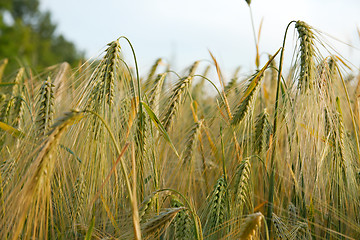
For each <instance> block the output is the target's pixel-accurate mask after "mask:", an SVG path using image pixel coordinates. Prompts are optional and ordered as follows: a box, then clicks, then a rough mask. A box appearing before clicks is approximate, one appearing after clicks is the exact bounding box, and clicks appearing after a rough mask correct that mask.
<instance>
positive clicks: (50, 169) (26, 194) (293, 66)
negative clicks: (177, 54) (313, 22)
mask: <svg viewBox="0 0 360 240" xmlns="http://www.w3.org/2000/svg"><path fill="white" fill-rule="evenodd" d="M248 2H250V1H248ZM288 29H294V32H293V33H294V34H295V36H294V38H293V39H295V41H296V43H295V44H294V45H295V47H294V49H291V47H288V46H285V37H288V38H291V37H293V36H291V35H292V33H290V31H289V32H288ZM288 29H286V32H284V43H283V45H282V46H281V43H279V51H277V52H274V53H272V55H269V59H268V61H267V62H266V63H265V64H263V65H260V64H259V61H258V58H257V61H256V62H257V64H256V65H257V68H256V70H254V71H253V72H252V74H249V75H248V76H243V75H240V74H239V70H238V69H237V70H236V71H234V74H233V76H232V77H231V78H229V79H226V78H225V77H224V76H223V74H222V72H221V66H219V65H218V63H217V61H216V58H215V57H214V56H213V55H211V56H209V59H210V60H211V61H212V64H210V65H208V64H209V62H206V61H195V62H194V63H190V64H189V66H188V68H187V69H183V70H182V71H179V72H176V71H175V70H174V69H172V66H171V65H169V64H168V63H166V61H164V60H163V59H158V60H156V61H155V63H154V65H153V66H152V68H151V70H150V72H149V73H148V74H146V75H144V76H139V69H138V66H137V62H136V55H135V52H134V58H133V60H132V58H131V59H130V60H129V59H124V57H123V54H122V50H121V46H123V45H129V44H130V47H131V49H133V48H132V46H131V43H130V41H129V40H128V39H127V38H125V37H121V38H119V39H117V40H114V41H113V42H111V43H109V44H108V46H107V49H106V50H105V52H104V54H103V57H102V58H101V59H99V60H96V61H93V62H84V63H81V64H80V65H79V67H77V68H75V69H72V68H71V67H70V65H69V64H67V63H59V64H58V65H55V66H51V67H49V68H47V69H44V70H43V71H42V72H40V73H38V74H34V73H33V72H31V70H29V69H27V68H19V69H18V71H17V72H16V73H15V74H11V75H8V76H4V75H3V74H2V73H3V72H4V69H5V68H6V64H7V60H2V61H1V65H0V79H1V82H0V92H1V95H0V111H1V112H0V146H1V148H0V149H1V150H0V160H1V162H0V164H1V166H0V215H1V217H0V238H1V239H360V147H359V136H358V130H359V127H360V110H359V99H358V96H360V95H359V94H360V87H359V86H360V82H359V80H360V76H359V75H358V74H357V73H356V71H355V70H354V69H353V68H352V67H351V66H350V64H348V63H347V62H346V60H344V59H343V58H342V57H341V56H339V55H337V54H336V53H334V52H332V51H330V50H329V51H328V52H325V53H324V51H320V50H319V49H320V48H321V47H324V45H325V44H324V43H323V42H322V41H321V37H320V33H319V31H317V30H316V29H315V28H313V27H311V26H310V25H308V24H307V23H304V22H302V21H296V22H291V23H289V25H288ZM288 35H290V36H288ZM325 48H326V49H331V47H326V46H325ZM285 50H286V51H290V52H293V59H292V60H291V59H286V58H284V54H283V53H284V51H285ZM134 60H135V61H134ZM283 66H290V67H288V69H283ZM208 89H212V90H214V91H213V92H215V94H207V92H208Z"/></svg>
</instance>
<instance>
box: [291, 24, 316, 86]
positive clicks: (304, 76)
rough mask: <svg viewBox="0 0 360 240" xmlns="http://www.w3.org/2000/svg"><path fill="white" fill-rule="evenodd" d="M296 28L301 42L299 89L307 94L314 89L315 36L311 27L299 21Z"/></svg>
mask: <svg viewBox="0 0 360 240" xmlns="http://www.w3.org/2000/svg"><path fill="white" fill-rule="evenodd" d="M295 28H296V29H297V31H298V34H299V41H300V76H299V88H300V91H301V92H302V93H305V92H307V91H308V90H311V89H313V87H314V77H315V74H314V71H315V63H314V57H315V48H314V34H313V31H312V29H311V27H310V26H309V25H307V24H306V23H305V22H302V21H297V22H296V24H295Z"/></svg>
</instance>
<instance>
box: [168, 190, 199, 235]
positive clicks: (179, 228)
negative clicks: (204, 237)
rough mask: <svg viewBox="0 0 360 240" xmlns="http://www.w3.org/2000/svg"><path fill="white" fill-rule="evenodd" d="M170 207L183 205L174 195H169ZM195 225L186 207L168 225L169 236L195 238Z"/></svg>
mask: <svg viewBox="0 0 360 240" xmlns="http://www.w3.org/2000/svg"><path fill="white" fill-rule="evenodd" d="M171 207H173V208H180V207H184V204H182V203H181V202H180V201H179V200H178V199H177V198H176V197H174V196H172V197H171ZM194 229H195V225H194V221H193V219H192V218H191V216H190V214H189V211H188V210H187V209H183V210H181V211H180V212H179V213H178V214H177V215H176V217H175V218H174V220H173V221H172V223H171V225H170V227H169V238H170V239H176V240H187V239H195V231H194Z"/></svg>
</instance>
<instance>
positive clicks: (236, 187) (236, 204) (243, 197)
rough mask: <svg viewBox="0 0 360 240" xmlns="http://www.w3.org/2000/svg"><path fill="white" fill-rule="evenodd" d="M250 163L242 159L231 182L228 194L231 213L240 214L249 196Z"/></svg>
mask: <svg viewBox="0 0 360 240" xmlns="http://www.w3.org/2000/svg"><path fill="white" fill-rule="evenodd" d="M250 169H251V165H250V161H249V159H244V160H242V162H241V163H240V164H239V166H237V168H236V172H235V175H234V177H233V179H232V181H231V185H230V193H231V195H232V196H231V198H232V211H234V213H235V214H242V209H243V206H244V204H245V203H246V201H247V199H248V198H249V197H250V196H249V180H250Z"/></svg>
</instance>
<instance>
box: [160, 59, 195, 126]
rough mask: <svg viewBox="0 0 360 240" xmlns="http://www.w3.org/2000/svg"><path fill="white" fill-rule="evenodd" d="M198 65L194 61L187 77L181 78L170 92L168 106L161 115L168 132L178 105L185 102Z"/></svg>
mask: <svg viewBox="0 0 360 240" xmlns="http://www.w3.org/2000/svg"><path fill="white" fill-rule="evenodd" d="M198 65H199V62H198V61H196V62H194V64H193V65H192V66H191V68H190V70H189V75H188V76H187V77H184V78H181V79H180V80H179V81H178V82H177V83H176V85H175V88H174V89H173V91H172V94H171V96H170V99H169V102H170V104H169V105H168V106H167V108H166V110H165V114H164V115H163V119H162V123H163V126H164V128H165V130H169V128H170V127H171V125H172V123H173V119H174V118H175V116H176V114H177V113H178V110H179V107H180V105H181V104H182V103H183V102H184V100H185V97H186V96H185V94H186V91H187V90H188V89H189V88H190V86H191V83H192V80H193V78H194V74H195V71H196V69H197V67H198Z"/></svg>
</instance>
